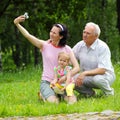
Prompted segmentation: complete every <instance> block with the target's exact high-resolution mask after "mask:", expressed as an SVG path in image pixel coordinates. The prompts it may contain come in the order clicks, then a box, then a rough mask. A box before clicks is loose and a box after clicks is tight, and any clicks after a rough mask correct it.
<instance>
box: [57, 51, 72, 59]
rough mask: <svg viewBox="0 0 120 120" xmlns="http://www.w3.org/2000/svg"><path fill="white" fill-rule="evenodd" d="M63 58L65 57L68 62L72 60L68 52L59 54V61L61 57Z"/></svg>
mask: <svg viewBox="0 0 120 120" xmlns="http://www.w3.org/2000/svg"><path fill="white" fill-rule="evenodd" d="M61 56H63V57H64V58H66V60H68V61H69V60H70V56H69V54H68V53H66V52H60V53H59V54H58V59H59V57H61Z"/></svg>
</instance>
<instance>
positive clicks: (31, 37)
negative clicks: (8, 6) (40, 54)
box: [14, 15, 45, 49]
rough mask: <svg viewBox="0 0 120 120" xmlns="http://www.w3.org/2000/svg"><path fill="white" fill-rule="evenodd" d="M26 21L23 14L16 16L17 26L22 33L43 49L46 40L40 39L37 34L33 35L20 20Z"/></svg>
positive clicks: (15, 22)
mask: <svg viewBox="0 0 120 120" xmlns="http://www.w3.org/2000/svg"><path fill="white" fill-rule="evenodd" d="M24 21H25V16H24V15H21V16H19V17H17V18H15V20H14V24H15V25H16V26H17V28H18V29H19V31H20V32H21V33H22V35H23V36H24V37H25V38H26V39H27V40H28V41H30V42H31V43H32V44H33V45H34V46H36V47H37V48H40V49H42V46H43V43H44V42H45V41H43V40H40V39H38V38H36V37H35V36H33V35H31V34H30V33H29V32H28V31H27V30H26V29H25V28H24V27H23V26H22V25H20V22H24Z"/></svg>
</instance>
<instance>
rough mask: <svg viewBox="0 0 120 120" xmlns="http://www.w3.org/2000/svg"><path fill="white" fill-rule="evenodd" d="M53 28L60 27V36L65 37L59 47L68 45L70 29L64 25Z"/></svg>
mask: <svg viewBox="0 0 120 120" xmlns="http://www.w3.org/2000/svg"><path fill="white" fill-rule="evenodd" d="M53 26H56V27H59V28H60V29H61V30H60V32H59V35H60V36H63V38H62V39H60V42H59V46H60V47H63V46H65V45H66V44H67V39H68V29H67V27H66V26H65V25H63V24H59V23H58V24H54V25H53Z"/></svg>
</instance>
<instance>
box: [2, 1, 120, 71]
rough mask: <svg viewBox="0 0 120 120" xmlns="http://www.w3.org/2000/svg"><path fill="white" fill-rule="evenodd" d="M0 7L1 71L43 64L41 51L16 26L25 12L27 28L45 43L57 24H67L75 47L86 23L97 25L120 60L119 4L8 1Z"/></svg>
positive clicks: (24, 24) (101, 2)
mask: <svg viewBox="0 0 120 120" xmlns="http://www.w3.org/2000/svg"><path fill="white" fill-rule="evenodd" d="M0 5H1V8H0V46H1V47H0V48H1V49H0V51H1V52H0V56H1V55H2V56H1V57H0V68H3V69H15V68H18V67H21V66H26V65H29V64H31V63H34V65H37V64H39V63H40V64H42V62H41V61H42V60H41V55H40V53H39V50H38V49H37V48H36V47H33V46H32V45H31V44H30V43H29V42H28V41H27V40H25V39H24V37H23V36H22V35H21V34H20V33H19V31H18V30H17V29H16V27H15V26H14V24H13V20H14V18H15V17H17V16H19V15H21V14H24V12H28V13H29V16H30V18H29V19H28V20H26V22H24V23H23V26H25V28H26V29H27V30H28V31H29V32H30V33H32V34H34V35H35V36H37V37H38V38H41V39H46V40H47V39H48V36H49V30H50V28H51V26H52V25H53V24H54V23H64V24H66V25H67V27H68V29H69V32H70V38H69V41H68V44H69V45H70V46H71V47H73V46H74V45H75V44H76V43H77V42H78V41H80V40H81V39H82V30H83V27H84V25H85V24H86V22H89V21H92V22H95V23H97V24H99V25H100V28H101V31H102V33H101V36H100V38H101V39H102V40H104V41H105V42H107V44H108V45H109V46H110V49H111V52H112V56H113V57H112V58H113V60H114V61H119V60H120V57H119V56H120V54H119V53H120V49H119V48H120V42H119V40H120V35H119V33H120V2H119V0H97V1H95V0H89V1H88V0H84V1H80V0H66V1H65V0H57V1H56V0H4V1H0Z"/></svg>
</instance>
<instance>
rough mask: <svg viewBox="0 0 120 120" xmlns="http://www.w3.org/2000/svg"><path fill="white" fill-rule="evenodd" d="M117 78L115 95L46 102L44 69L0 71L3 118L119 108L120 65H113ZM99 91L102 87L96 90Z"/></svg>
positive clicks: (0, 98) (0, 107)
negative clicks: (41, 94) (71, 102)
mask: <svg viewBox="0 0 120 120" xmlns="http://www.w3.org/2000/svg"><path fill="white" fill-rule="evenodd" d="M114 67H115V72H116V81H115V82H114V84H113V86H112V87H113V88H114V89H115V95H114V96H109V97H105V96H102V97H100V96H99V95H97V96H96V97H92V98H80V99H79V100H78V102H77V103H75V104H74V105H67V104H66V103H65V102H64V101H62V102H61V103H60V104H52V103H47V102H46V103H43V102H42V101H39V100H38V96H37V92H38V91H39V86H40V77H41V71H42V70H41V68H40V67H37V68H33V67H29V68H27V69H24V70H18V71H16V72H10V71H9V72H1V73H0V117H7V116H44V115H51V114H66V113H85V112H101V111H103V110H106V109H107V110H108V109H109V110H113V111H120V79H119V77H120V67H119V65H117V64H116V65H114ZM97 92H98V93H100V90H97Z"/></svg>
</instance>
